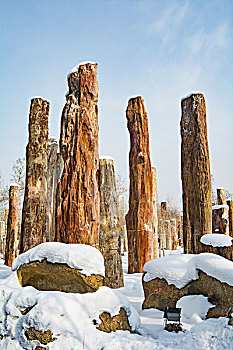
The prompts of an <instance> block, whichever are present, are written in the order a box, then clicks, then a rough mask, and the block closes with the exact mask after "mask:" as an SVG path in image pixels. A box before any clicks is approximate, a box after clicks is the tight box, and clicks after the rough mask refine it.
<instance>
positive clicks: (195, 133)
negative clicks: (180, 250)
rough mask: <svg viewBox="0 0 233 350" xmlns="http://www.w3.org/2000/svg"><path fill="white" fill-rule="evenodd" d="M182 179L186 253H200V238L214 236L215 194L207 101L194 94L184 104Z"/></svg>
mask: <svg viewBox="0 0 233 350" xmlns="http://www.w3.org/2000/svg"><path fill="white" fill-rule="evenodd" d="M181 110H182V116H181V124H180V126H181V137H182V143H181V178H182V189H183V239H184V252H185V253H195V254H196V253H200V252H201V243H200V238H201V236H202V235H204V234H206V233H212V191H211V176H210V161H209V148H208V140H207V126H206V106H205V99H204V96H203V95H202V94H201V93H193V94H191V95H190V96H189V97H186V98H185V99H183V100H182V102H181Z"/></svg>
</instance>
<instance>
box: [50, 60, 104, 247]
mask: <svg viewBox="0 0 233 350" xmlns="http://www.w3.org/2000/svg"><path fill="white" fill-rule="evenodd" d="M68 85H69V93H68V94H67V96H66V104H65V107H64V109H63V112H62V117H61V133H60V152H61V155H62V158H63V161H64V168H63V172H62V175H61V179H60V181H59V182H58V189H57V201H56V203H57V204H56V206H57V209H56V237H55V239H56V241H60V242H64V243H82V244H89V245H91V246H93V247H96V248H99V189H98V169H99V153H98V107H97V102H98V81H97V64H96V63H86V64H81V65H80V66H79V67H78V68H77V71H75V72H73V73H71V74H70V75H69V76H68Z"/></svg>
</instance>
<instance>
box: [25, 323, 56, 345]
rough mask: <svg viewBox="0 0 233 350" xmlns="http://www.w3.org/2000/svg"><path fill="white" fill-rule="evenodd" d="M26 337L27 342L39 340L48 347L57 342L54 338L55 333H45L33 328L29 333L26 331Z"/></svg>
mask: <svg viewBox="0 0 233 350" xmlns="http://www.w3.org/2000/svg"><path fill="white" fill-rule="evenodd" d="M25 336H26V338H27V340H38V341H39V342H40V343H41V344H43V345H46V344H48V343H51V342H53V341H54V340H56V338H53V333H52V332H51V331H50V330H49V329H48V330H47V331H44V332H43V331H37V330H36V329H35V328H33V327H31V328H29V329H28V330H27V331H25ZM40 348H41V347H37V349H40ZM42 349H44V348H42Z"/></svg>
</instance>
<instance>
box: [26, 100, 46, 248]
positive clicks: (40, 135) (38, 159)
mask: <svg viewBox="0 0 233 350" xmlns="http://www.w3.org/2000/svg"><path fill="white" fill-rule="evenodd" d="M48 117H49V102H48V101H46V100H43V99H42V98H34V99H32V100H31V107H30V114H29V125H28V129H29V140H28V144H27V149H26V181H25V193H24V202H23V213H22V226H21V237H20V253H23V252H25V251H26V250H28V249H30V248H32V247H34V246H36V245H38V244H40V243H43V242H45V241H46V216H47V215H46V210H47V178H46V177H47V163H48V162H47V159H48V157H47V147H48Z"/></svg>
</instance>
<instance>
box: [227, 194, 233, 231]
mask: <svg viewBox="0 0 233 350" xmlns="http://www.w3.org/2000/svg"><path fill="white" fill-rule="evenodd" d="M227 205H228V207H229V235H230V236H231V237H233V201H232V200H231V199H229V200H228V201H227Z"/></svg>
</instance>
